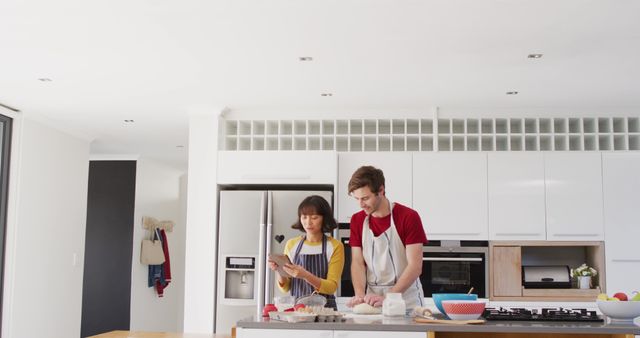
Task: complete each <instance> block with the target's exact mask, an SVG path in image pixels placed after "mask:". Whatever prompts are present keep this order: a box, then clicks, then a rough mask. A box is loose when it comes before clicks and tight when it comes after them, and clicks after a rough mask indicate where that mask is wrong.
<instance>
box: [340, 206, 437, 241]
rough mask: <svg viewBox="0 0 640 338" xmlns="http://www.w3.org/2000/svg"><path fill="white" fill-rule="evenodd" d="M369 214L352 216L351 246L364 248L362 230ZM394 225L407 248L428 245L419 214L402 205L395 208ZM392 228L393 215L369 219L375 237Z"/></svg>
mask: <svg viewBox="0 0 640 338" xmlns="http://www.w3.org/2000/svg"><path fill="white" fill-rule="evenodd" d="M366 216H367V214H366V213H365V212H364V210H361V211H360V212H357V213H355V214H353V216H351V226H350V227H351V235H350V236H349V246H352V247H362V228H363V226H364V219H365V217H366ZM393 223H394V224H395V225H396V230H397V231H398V235H399V236H400V239H401V240H402V244H404V246H405V247H406V246H407V245H409V244H416V243H422V244H426V243H427V235H426V234H425V233H424V228H423V227H422V221H421V220H420V215H418V213H417V212H416V211H415V210H413V209H411V208H409V207H406V206H404V205H402V204H400V203H395V204H394V206H393ZM390 226H391V215H387V216H385V217H380V218H378V217H373V216H370V217H369V228H370V229H371V231H372V232H373V235H374V236H376V237H378V236H380V235H381V234H382V233H383V232H385V231H387V229H389V227H390Z"/></svg>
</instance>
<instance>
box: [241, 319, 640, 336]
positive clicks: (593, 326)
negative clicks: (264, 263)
mask: <svg viewBox="0 0 640 338" xmlns="http://www.w3.org/2000/svg"><path fill="white" fill-rule="evenodd" d="M236 335H237V338H276V337H278V338H382V337H391V336H393V337H399V338H452V337H462V338H479V337H502V338H525V337H532V338H535V337H545V338H552V337H553V338H568V337H572V338H575V337H577V335H579V336H580V337H589V338H596V337H598V338H604V337H617V338H621V337H625V338H633V337H634V335H640V326H639V325H637V324H634V323H632V322H624V323H616V322H610V323H606V322H605V323H602V322H600V323H593V322H591V323H588V322H581V323H576V322H518V321H509V322H507V321H487V322H485V323H484V324H479V325H452V324H421V323H415V322H414V321H413V319H412V318H409V317H402V318H393V317H381V316H377V317H374V318H371V319H368V318H366V317H364V316H361V317H356V318H348V319H347V320H346V321H344V322H340V323H287V322H281V321H271V320H269V318H260V319H255V318H249V319H245V320H241V321H239V322H238V323H237V330H236Z"/></svg>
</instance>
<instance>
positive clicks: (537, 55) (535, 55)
mask: <svg viewBox="0 0 640 338" xmlns="http://www.w3.org/2000/svg"><path fill="white" fill-rule="evenodd" d="M527 57H528V58H529V59H539V58H541V57H542V54H529V55H528V56H527Z"/></svg>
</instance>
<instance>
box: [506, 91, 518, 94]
mask: <svg viewBox="0 0 640 338" xmlns="http://www.w3.org/2000/svg"><path fill="white" fill-rule="evenodd" d="M507 95H518V92H516V91H511V92H507Z"/></svg>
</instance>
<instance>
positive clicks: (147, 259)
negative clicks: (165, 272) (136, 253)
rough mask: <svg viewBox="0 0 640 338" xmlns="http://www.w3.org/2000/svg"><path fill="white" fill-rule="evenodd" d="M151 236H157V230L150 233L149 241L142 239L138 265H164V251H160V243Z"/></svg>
mask: <svg viewBox="0 0 640 338" xmlns="http://www.w3.org/2000/svg"><path fill="white" fill-rule="evenodd" d="M153 234H156V237H157V238H160V236H159V235H158V228H156V229H155V230H154V231H153V232H151V239H143V240H142V247H141V249H140V263H142V264H147V265H158V264H162V263H164V251H163V250H162V242H161V241H160V239H155V240H154V236H153Z"/></svg>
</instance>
